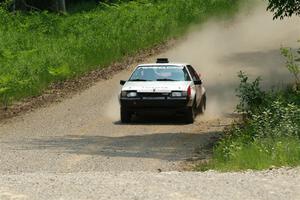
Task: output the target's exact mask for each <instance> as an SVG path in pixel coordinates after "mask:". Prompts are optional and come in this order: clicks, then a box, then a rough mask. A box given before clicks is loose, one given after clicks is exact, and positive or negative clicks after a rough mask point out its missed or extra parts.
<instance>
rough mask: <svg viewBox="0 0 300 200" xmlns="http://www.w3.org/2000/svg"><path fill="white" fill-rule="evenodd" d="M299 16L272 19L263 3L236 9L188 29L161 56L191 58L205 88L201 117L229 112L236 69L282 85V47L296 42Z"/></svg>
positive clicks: (284, 77)
mask: <svg viewBox="0 0 300 200" xmlns="http://www.w3.org/2000/svg"><path fill="white" fill-rule="evenodd" d="M299 39H300V18H299V17H295V18H289V19H284V20H275V21H274V20H273V19H272V14H271V13H269V12H267V11H266V6H265V5H264V4H260V5H258V6H256V8H253V9H251V10H247V9H246V8H245V9H241V12H240V14H238V15H236V16H235V17H234V18H232V19H227V20H226V19H214V20H211V21H209V22H207V23H206V24H204V25H201V26H199V27H193V28H192V29H191V32H190V33H189V34H188V35H187V36H186V37H185V38H184V39H183V40H182V41H181V42H179V44H177V45H176V46H175V47H174V48H173V49H171V50H170V51H168V52H166V53H164V54H163V55H160V56H162V57H169V58H170V60H171V61H172V62H188V63H191V64H192V65H193V66H194V67H195V68H196V69H197V70H198V71H199V72H200V73H201V74H202V79H203V81H204V84H205V87H206V90H207V99H208V102H207V103H208V105H207V111H206V114H205V117H206V118H216V117H221V116H224V115H226V114H230V113H232V112H233V111H234V109H235V106H236V104H237V98H236V97H235V88H237V86H238V84H239V80H238V77H237V73H238V72H239V71H241V70H242V71H244V72H246V73H247V74H249V76H250V77H251V78H255V77H257V76H261V78H262V79H263V81H262V86H263V87H264V88H268V87H270V86H272V85H282V84H283V83H286V82H290V81H291V80H292V76H291V75H290V74H289V73H288V71H287V69H286V68H285V67H284V64H285V60H284V59H283V58H282V56H281V55H280V50H279V49H280V47H281V46H289V47H292V48H296V47H297V45H298V44H297V40H299Z"/></svg>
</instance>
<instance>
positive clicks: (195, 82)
mask: <svg viewBox="0 0 300 200" xmlns="http://www.w3.org/2000/svg"><path fill="white" fill-rule="evenodd" d="M194 84H195V85H202V80H197V81H194Z"/></svg>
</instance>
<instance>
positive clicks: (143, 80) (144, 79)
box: [129, 79, 148, 81]
mask: <svg viewBox="0 0 300 200" xmlns="http://www.w3.org/2000/svg"><path fill="white" fill-rule="evenodd" d="M129 81H148V80H145V79H132V80H129Z"/></svg>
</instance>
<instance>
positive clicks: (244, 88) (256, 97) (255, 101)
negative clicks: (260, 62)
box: [236, 71, 266, 112]
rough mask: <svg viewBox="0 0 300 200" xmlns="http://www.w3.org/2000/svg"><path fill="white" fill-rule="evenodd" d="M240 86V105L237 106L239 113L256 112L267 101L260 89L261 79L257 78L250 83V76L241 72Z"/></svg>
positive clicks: (238, 94) (238, 91)
mask: <svg viewBox="0 0 300 200" xmlns="http://www.w3.org/2000/svg"><path fill="white" fill-rule="evenodd" d="M238 77H239V78H240V85H239V87H238V88H237V90H236V92H237V96H238V97H239V98H240V103H239V104H238V105H237V110H238V111H239V112H254V111H255V110H257V109H259V108H260V107H261V106H262V105H263V103H264V99H265V96H266V94H265V92H263V91H262V90H261V89H260V87H259V83H260V77H258V78H256V79H255V80H254V81H253V82H252V83H249V82H248V81H249V78H248V76H247V75H246V74H245V73H244V72H242V71H240V73H239V74H238Z"/></svg>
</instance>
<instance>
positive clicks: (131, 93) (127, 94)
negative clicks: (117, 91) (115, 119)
mask: <svg viewBox="0 0 300 200" xmlns="http://www.w3.org/2000/svg"><path fill="white" fill-rule="evenodd" d="M121 97H128V98H132V97H137V92H134V91H122V92H121Z"/></svg>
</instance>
